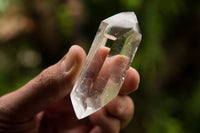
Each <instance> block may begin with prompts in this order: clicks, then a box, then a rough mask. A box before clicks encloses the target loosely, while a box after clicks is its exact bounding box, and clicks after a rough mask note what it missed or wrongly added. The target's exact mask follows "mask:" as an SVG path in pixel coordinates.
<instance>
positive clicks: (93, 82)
mask: <svg viewBox="0 0 200 133" xmlns="http://www.w3.org/2000/svg"><path fill="white" fill-rule="evenodd" d="M140 41H141V34H140V32H139V27H138V21H137V18H136V15H135V13H134V12H122V13H119V14H116V15H114V16H111V17H109V18H107V19H105V20H103V21H102V22H101V24H100V26H99V29H98V31H97V34H96V36H95V39H94V41H93V43H92V46H91V48H90V51H89V53H88V56H87V59H86V62H85V64H84V66H83V68H82V71H81V73H80V75H79V77H78V79H77V81H76V83H75V85H74V88H73V90H72V92H71V95H70V97H71V101H72V105H73V108H74V110H75V114H76V116H77V118H78V119H82V118H84V117H87V116H88V115H90V114H92V113H94V112H96V111H97V110H99V109H101V108H102V107H103V106H105V105H106V104H107V103H108V102H110V101H111V100H112V99H113V98H114V97H115V96H117V95H118V92H119V90H120V88H121V86H122V84H123V81H124V79H125V76H126V73H127V71H128V68H129V66H130V64H131V62H132V60H133V58H134V55H135V53H136V51H137V48H138V45H139V44H140Z"/></svg>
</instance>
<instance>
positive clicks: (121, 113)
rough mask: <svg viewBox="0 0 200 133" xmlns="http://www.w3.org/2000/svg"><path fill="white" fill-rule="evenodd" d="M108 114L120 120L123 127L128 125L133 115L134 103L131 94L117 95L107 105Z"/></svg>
mask: <svg viewBox="0 0 200 133" xmlns="http://www.w3.org/2000/svg"><path fill="white" fill-rule="evenodd" d="M105 110H106V112H107V114H109V115H110V116H112V117H114V118H116V119H118V120H120V127H121V129H122V128H124V127H126V126H127V124H128V123H129V122H130V120H131V119H132V117H133V112H134V104H133V101H132V99H131V98H130V97H129V96H125V95H124V96H117V97H116V98H115V99H113V100H112V101H111V102H110V103H108V104H107V105H106V106H105Z"/></svg>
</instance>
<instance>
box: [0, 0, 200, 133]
mask: <svg viewBox="0 0 200 133" xmlns="http://www.w3.org/2000/svg"><path fill="white" fill-rule="evenodd" d="M123 11H134V12H135V13H136V14H137V17H138V20H139V24H140V29H141V31H142V34H143V40H142V42H141V45H140V46H139V49H138V52H137V54H136V56H135V59H134V61H133V63H132V66H133V67H135V68H136V69H137V70H138V71H139V73H140V76H141V82H140V86H139V89H138V90H137V91H136V92H134V93H133V94H131V97H132V98H133V100H134V103H135V115H134V119H133V120H132V121H131V123H130V124H129V125H128V127H126V128H125V129H123V130H122V131H121V132H122V133H133V132H134V133H198V132H199V131H200V126H199V121H200V69H199V68H200V59H199V58H200V39H199V38H200V1H199V0H165V1H164V0H59V1H58V0H29V1H27V0H0V96H1V95H3V94H6V93H8V92H10V91H13V90H15V89H17V88H19V87H21V86H22V85H24V84H25V83H27V82H28V81H29V80H30V79H32V78H33V77H35V76H36V75H37V74H39V73H40V72H41V70H43V69H44V68H46V67H47V66H49V65H52V64H54V63H56V62H57V61H58V60H59V59H60V58H61V57H62V56H64V54H65V53H66V52H67V51H68V49H69V48H70V46H71V45H74V44H77V45H80V46H82V47H83V48H84V49H85V50H86V51H88V50H89V48H90V46H91V43H92V41H93V38H94V36H95V33H96V31H97V29H98V26H99V24H100V21H101V20H103V19H105V18H107V17H109V16H111V15H114V14H116V13H119V12H123Z"/></svg>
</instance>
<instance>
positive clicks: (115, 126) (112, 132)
mask: <svg viewBox="0 0 200 133" xmlns="http://www.w3.org/2000/svg"><path fill="white" fill-rule="evenodd" d="M89 119H90V121H91V123H92V124H93V125H95V126H94V128H93V130H92V131H91V133H96V132H98V133H118V132H119V131H120V120H119V119H117V118H114V117H111V116H109V114H107V112H106V110H104V109H101V110H99V111H97V112H95V113H94V114H92V115H91V116H89Z"/></svg>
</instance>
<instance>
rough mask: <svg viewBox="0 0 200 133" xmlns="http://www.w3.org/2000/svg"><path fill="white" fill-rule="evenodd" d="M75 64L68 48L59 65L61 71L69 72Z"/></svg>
mask: <svg viewBox="0 0 200 133" xmlns="http://www.w3.org/2000/svg"><path fill="white" fill-rule="evenodd" d="M75 62H76V60H75V58H74V56H73V55H72V51H71V48H70V49H69V52H68V53H67V55H66V57H65V59H64V60H63V61H62V63H61V68H62V70H63V71H64V72H69V71H70V70H71V69H72V68H73V66H74V64H75Z"/></svg>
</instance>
